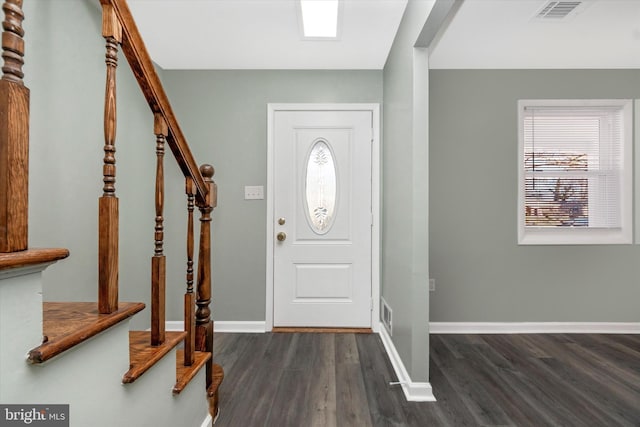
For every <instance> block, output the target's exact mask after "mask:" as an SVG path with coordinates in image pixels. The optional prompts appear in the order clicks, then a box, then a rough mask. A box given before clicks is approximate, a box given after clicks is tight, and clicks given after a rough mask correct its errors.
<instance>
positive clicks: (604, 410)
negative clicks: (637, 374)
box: [531, 335, 640, 427]
mask: <svg viewBox="0 0 640 427" xmlns="http://www.w3.org/2000/svg"><path fill="white" fill-rule="evenodd" d="M531 339H532V340H538V341H542V340H544V342H545V343H546V346H547V348H548V351H549V352H552V353H553V354H554V356H555V357H554V361H553V362H552V361H547V363H546V364H545V365H546V366H548V367H550V368H553V372H554V373H556V374H557V376H558V377H559V378H560V379H561V380H562V381H563V384H564V385H566V387H570V388H571V389H573V390H575V394H574V395H577V396H582V397H583V399H584V401H585V402H590V403H591V404H588V405H585V406H583V407H582V408H580V413H581V414H582V413H591V414H592V415H594V416H595V414H594V413H595V412H596V411H599V412H600V413H601V415H600V416H607V417H610V418H611V419H615V420H616V422H617V423H618V425H630V426H636V427H637V426H638V425H640V414H639V413H638V411H639V408H640V397H639V395H638V393H634V392H633V391H632V390H630V389H628V388H627V387H625V386H624V384H621V383H619V382H617V381H615V376H613V375H612V372H611V371H605V369H603V367H602V366H599V365H598V364H597V363H596V362H595V361H594V360H592V359H589V357H587V356H585V353H584V352H583V351H582V350H581V348H580V346H579V344H577V343H576V342H575V341H572V340H571V338H569V337H558V336H554V335H547V336H540V335H536V336H534V337H532V338H531ZM572 396H573V395H572ZM572 396H569V397H567V398H570V397H572ZM599 408H601V409H599ZM576 412H577V411H576Z"/></svg>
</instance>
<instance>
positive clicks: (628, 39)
mask: <svg viewBox="0 0 640 427" xmlns="http://www.w3.org/2000/svg"><path fill="white" fill-rule="evenodd" d="M545 3H547V2H546V0H465V2H464V3H462V6H461V7H460V9H459V10H458V11H457V13H456V15H455V17H454V18H453V19H452V20H451V22H450V24H449V26H448V27H447V29H446V31H445V32H444V33H443V35H442V37H441V38H440V40H439V42H438V44H437V45H436V46H435V48H434V49H433V51H432V53H431V56H430V58H429V65H430V67H432V68H526V69H529V68H566V69H575V68H640V0H586V1H585V2H584V4H583V5H582V6H581V7H580V8H578V9H576V10H575V14H574V15H573V16H572V15H568V16H567V17H566V18H564V19H561V20H556V21H549V20H546V21H540V20H536V19H534V17H535V15H536V14H537V12H539V11H540V9H541V8H542V6H543V5H544V4H545Z"/></svg>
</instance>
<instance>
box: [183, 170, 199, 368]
mask: <svg viewBox="0 0 640 427" xmlns="http://www.w3.org/2000/svg"><path fill="white" fill-rule="evenodd" d="M185 192H186V193H187V292H186V293H185V294H184V330H185V331H186V332H187V336H186V338H185V339H184V365H185V366H191V365H193V362H194V361H195V350H196V308H195V307H196V296H195V293H194V292H193V251H194V238H193V234H194V226H193V211H194V209H195V198H196V185H195V182H193V179H192V178H190V177H188V178H186V179H185Z"/></svg>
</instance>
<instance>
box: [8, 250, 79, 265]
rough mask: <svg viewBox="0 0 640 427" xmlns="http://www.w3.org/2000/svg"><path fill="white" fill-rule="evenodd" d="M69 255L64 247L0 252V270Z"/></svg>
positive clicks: (43, 262)
mask: <svg viewBox="0 0 640 427" xmlns="http://www.w3.org/2000/svg"><path fill="white" fill-rule="evenodd" d="M68 256H69V250H68V249H64V248H30V249H27V250H24V251H19V252H9V253H1V254H0V270H5V269H10V268H19V267H27V266H30V265H37V264H46V263H51V262H56V261H58V260H61V259H64V258H66V257H68Z"/></svg>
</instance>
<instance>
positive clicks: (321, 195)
mask: <svg viewBox="0 0 640 427" xmlns="http://www.w3.org/2000/svg"><path fill="white" fill-rule="evenodd" d="M336 176H337V174H336V164H335V161H334V159H333V153H332V152H331V149H330V148H329V145H328V144H327V141H325V140H324V139H319V140H317V141H316V142H315V144H314V145H313V147H312V148H311V151H310V152H309V158H308V159H307V173H306V177H305V184H306V185H305V191H306V194H305V196H306V202H307V214H308V219H309V224H310V225H311V228H312V229H313V231H315V232H316V233H318V234H325V233H326V232H328V231H329V229H330V228H331V224H332V223H333V218H334V214H335V209H336V194H337V182H336Z"/></svg>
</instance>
